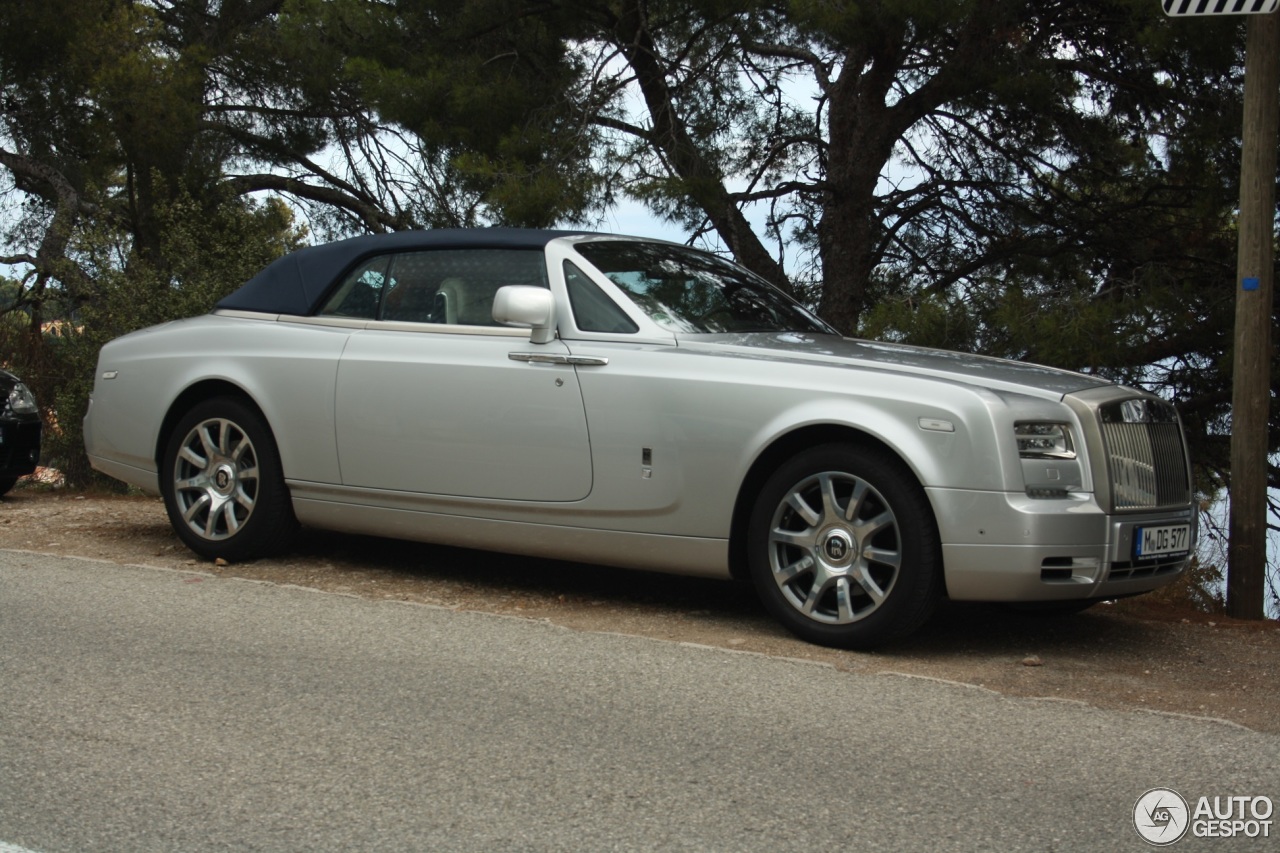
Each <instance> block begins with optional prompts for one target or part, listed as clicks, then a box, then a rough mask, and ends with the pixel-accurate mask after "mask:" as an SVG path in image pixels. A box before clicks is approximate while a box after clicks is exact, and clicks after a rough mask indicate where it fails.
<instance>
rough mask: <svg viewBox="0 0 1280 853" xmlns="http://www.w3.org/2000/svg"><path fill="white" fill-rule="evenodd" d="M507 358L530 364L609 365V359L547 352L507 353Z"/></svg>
mask: <svg viewBox="0 0 1280 853" xmlns="http://www.w3.org/2000/svg"><path fill="white" fill-rule="evenodd" d="M507 358H509V359H511V360H512V361H527V362H530V363H531V364H572V365H575V366H577V367H603V366H604V365H606V364H608V363H609V359H607V358H600V357H598V356H594V355H556V354H554V353H549V352H545V353H544V352H509V353H507Z"/></svg>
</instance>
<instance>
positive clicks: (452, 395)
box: [330, 249, 591, 501]
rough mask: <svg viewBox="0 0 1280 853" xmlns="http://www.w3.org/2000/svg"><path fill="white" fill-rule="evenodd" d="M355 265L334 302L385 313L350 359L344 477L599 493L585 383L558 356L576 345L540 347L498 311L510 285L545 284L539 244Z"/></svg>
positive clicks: (526, 496) (561, 497) (520, 492)
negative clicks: (497, 319)
mask: <svg viewBox="0 0 1280 853" xmlns="http://www.w3.org/2000/svg"><path fill="white" fill-rule="evenodd" d="M362 270H363V271H362ZM353 275H354V276H356V279H355V281H354V283H353V282H352V281H351V279H352V276H348V280H347V281H345V282H344V284H343V286H342V287H343V288H347V290H348V292H347V293H346V294H344V293H343V292H342V289H341V288H340V290H339V292H338V293H336V294H335V295H334V296H333V297H332V298H331V300H330V303H331V305H333V306H334V308H335V310H336V309H337V308H340V307H341V306H342V305H343V304H344V303H346V302H350V303H351V304H359V305H361V306H365V307H363V308H361V309H360V310H368V308H367V306H368V305H371V304H373V305H376V306H377V309H376V312H375V319H374V320H373V321H371V322H369V323H368V324H366V326H365V328H363V329H361V330H359V331H356V332H355V333H354V334H352V335H351V337H350V339H349V340H348V343H347V346H346V349H345V350H344V352H343V354H342V358H341V360H340V362H339V365H338V376H337V385H336V397H335V405H336V413H335V414H336V428H337V443H338V456H339V464H340V466H341V471H342V482H343V484H344V485H347V486H354V487H362V488H368V489H388V490H395V491H400V492H415V493H422V494H431V495H452V496H459V497H468V498H487V499H499V500H517V501H574V500H580V499H582V498H585V497H586V496H587V495H588V494H589V493H590V491H591V449H590V442H589V440H588V436H587V422H586V414H585V411H584V409H583V403H582V393H581V390H580V389H579V386H578V379H577V376H576V374H575V372H574V368H573V366H572V365H571V364H569V363H567V361H566V362H564V363H557V360H556V359H555V358H552V357H553V356H557V355H567V354H568V350H567V348H566V347H565V346H564V345H563V344H561V343H560V342H559V341H555V342H552V343H549V344H532V343H530V341H529V334H528V332H527V331H524V330H520V329H512V328H508V327H503V326H498V325H496V324H494V322H493V320H492V317H491V314H490V310H491V306H492V302H493V294H494V293H495V292H496V291H497V289H498V287H500V286H502V285H507V284H534V285H541V286H546V265H545V261H544V260H543V255H542V252H541V251H531V250H514V249H512V250H503V249H447V250H436V251H429V252H413V253H402V254H398V255H393V256H388V257H385V258H377V259H374V260H373V261H370V262H368V263H366V264H365V265H363V267H362V268H361V269H358V270H356V271H355V273H353ZM362 290H363V291H367V292H361V291H362Z"/></svg>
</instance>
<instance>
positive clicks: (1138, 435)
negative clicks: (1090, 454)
mask: <svg viewBox="0 0 1280 853" xmlns="http://www.w3.org/2000/svg"><path fill="white" fill-rule="evenodd" d="M1098 415H1099V418H1100V420H1101V424H1102V441H1103V444H1104V445H1105V446H1106V450H1107V470H1108V473H1109V474H1110V475H1111V500H1112V505H1113V508H1114V509H1117V510H1125V509H1160V508H1164V507H1177V506H1186V505H1187V504H1188V503H1189V502H1190V500H1191V478H1190V476H1189V472H1188V471H1187V454H1186V449H1185V447H1184V445H1183V438H1182V425H1181V424H1180V423H1179V422H1178V413H1177V412H1176V411H1175V410H1174V408H1173V406H1171V405H1170V404H1168V403H1165V402H1163V401H1160V400H1149V399H1145V400H1124V401H1121V402H1118V403H1110V404H1108V405H1105V406H1103V407H1102V408H1100V409H1099V410H1098Z"/></svg>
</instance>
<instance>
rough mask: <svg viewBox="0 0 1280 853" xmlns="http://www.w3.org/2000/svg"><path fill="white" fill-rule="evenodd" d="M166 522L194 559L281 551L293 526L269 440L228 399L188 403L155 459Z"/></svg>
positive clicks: (248, 412) (253, 414)
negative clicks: (158, 468)
mask: <svg viewBox="0 0 1280 853" xmlns="http://www.w3.org/2000/svg"><path fill="white" fill-rule="evenodd" d="M160 491H161V493H162V494H163V495H164V505H165V509H166V510H168V513H169V522H170V523H171V524H172V525H173V529H174V530H175V531H176V532H177V534H178V537H179V538H180V539H182V541H183V542H185V543H186V545H187V547H188V548H190V549H191V550H192V551H195V552H196V553H197V554H199V555H200V556H202V557H205V558H207V559H210V560H215V559H218V558H219V557H221V558H222V559H225V560H227V561H229V562H242V561H244V560H253V559H256V558H258V557H265V556H268V555H271V554H277V553H280V552H281V551H285V550H287V549H288V547H289V545H290V544H291V543H292V542H293V538H294V535H295V534H296V532H297V529H298V521H297V519H296V518H295V517H294V514H293V504H292V502H291V500H290V497H289V489H288V487H287V486H286V485H285V482H284V473H283V471H282V469H281V466H280V453H279V451H278V450H277V449H276V443H275V439H274V438H273V437H272V435H271V431H270V430H269V429H268V428H267V426H266V424H265V423H264V422H263V419H262V416H261V415H259V414H258V413H257V411H256V410H254V409H253V408H252V407H250V406H249V405H247V404H246V403H244V402H243V401H241V400H238V399H236V398H234V397H218V398H215V399H212V400H205V401H204V402H202V403H199V404H197V405H196V406H194V407H193V408H192V409H191V411H189V412H188V413H187V414H186V415H185V416H183V418H182V419H181V420H180V421H178V424H177V426H175V427H174V430H173V432H172V434H170V436H169V440H168V442H167V443H166V445H165V451H164V457H163V458H162V459H161V464H160Z"/></svg>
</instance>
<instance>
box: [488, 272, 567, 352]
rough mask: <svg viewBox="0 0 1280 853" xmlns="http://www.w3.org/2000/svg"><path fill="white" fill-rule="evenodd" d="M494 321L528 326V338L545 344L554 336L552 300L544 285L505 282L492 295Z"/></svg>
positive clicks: (554, 322)
mask: <svg viewBox="0 0 1280 853" xmlns="http://www.w3.org/2000/svg"><path fill="white" fill-rule="evenodd" d="M493 319H494V322H497V323H501V324H502V325H504V326H528V327H529V328H530V329H531V331H530V332H529V340H530V342H532V343H535V344H548V343H551V342H552V341H554V340H555V339H556V300H555V297H554V296H552V295H551V291H550V290H548V289H546V288H545V287H533V286H532V285H528V284H509V285H507V286H505V287H500V288H498V292H497V293H496V294H494V297H493Z"/></svg>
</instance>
